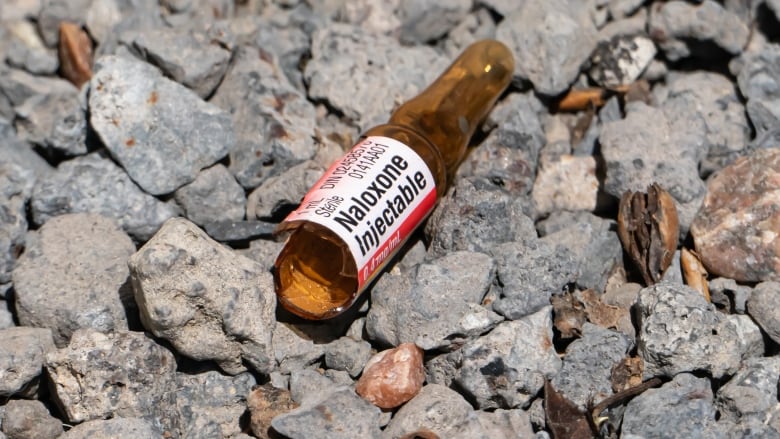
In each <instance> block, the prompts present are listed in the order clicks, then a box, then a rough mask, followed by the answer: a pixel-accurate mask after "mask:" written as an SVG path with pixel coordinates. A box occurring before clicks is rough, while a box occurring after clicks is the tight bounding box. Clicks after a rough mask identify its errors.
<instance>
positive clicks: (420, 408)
mask: <svg viewBox="0 0 780 439" xmlns="http://www.w3.org/2000/svg"><path fill="white" fill-rule="evenodd" d="M472 411H473V410H472V408H471V405H470V404H469V403H468V402H466V400H465V399H463V397H462V396H461V395H460V394H458V393H457V392H455V391H454V390H452V389H449V388H447V387H445V386H442V385H439V384H428V385H427V386H424V387H423V388H422V391H420V393H419V394H418V395H417V396H415V397H414V398H412V400H411V401H409V402H408V403H406V405H404V406H403V407H401V408H400V409H399V410H398V412H396V414H395V416H393V419H392V420H391V421H390V423H389V424H388V425H387V428H385V431H384V434H383V436H382V437H384V438H388V439H399V438H401V437H404V435H406V434H409V433H414V432H416V431H419V430H422V429H426V430H429V431H431V432H432V433H433V434H435V435H437V437H448V436H447V435H446V433H447V432H448V431H449V430H450V429H452V428H453V427H455V426H456V425H458V424H460V423H461V422H463V420H464V419H465V418H466V417H467V416H468V415H469V414H470V413H471V412H472Z"/></svg>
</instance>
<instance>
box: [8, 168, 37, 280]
mask: <svg viewBox="0 0 780 439" xmlns="http://www.w3.org/2000/svg"><path fill="white" fill-rule="evenodd" d="M33 182H34V176H33V174H32V172H30V171H27V170H25V169H24V168H22V167H21V166H18V165H16V164H14V163H12V162H4V161H3V160H2V159H0V283H7V282H10V280H11V271H12V270H13V268H14V264H15V263H16V259H17V258H18V257H19V254H20V253H21V250H22V249H23V248H24V244H25V234H26V233H27V215H26V212H25V203H26V202H27V199H28V198H29V197H30V191H31V187H32V183H33Z"/></svg>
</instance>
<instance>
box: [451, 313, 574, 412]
mask: <svg viewBox="0 0 780 439" xmlns="http://www.w3.org/2000/svg"><path fill="white" fill-rule="evenodd" d="M551 309H552V307H550V306H547V307H545V308H542V309H541V310H539V311H537V312H536V313H534V314H531V315H530V316H527V317H525V318H523V319H521V320H515V321H511V322H504V323H501V324H500V325H498V326H497V327H496V328H495V329H493V330H492V331H491V332H489V333H488V334H487V335H484V336H482V337H480V338H478V339H476V340H474V341H471V342H469V343H466V344H465V345H464V346H463V348H461V351H462V353H463V360H462V366H461V370H460V375H459V376H457V377H456V382H457V383H458V385H460V387H461V388H463V390H464V391H465V392H466V393H467V394H468V395H470V396H471V398H473V399H474V400H475V401H476V403H477V406H478V407H479V408H481V409H490V408H515V407H522V406H524V405H526V404H528V403H529V402H530V401H531V398H532V397H533V395H536V393H537V392H538V391H539V390H540V389H541V388H542V386H544V380H545V378H547V379H549V378H552V377H553V376H554V375H555V374H556V373H557V372H558V371H559V370H560V368H561V360H560V359H559V358H558V355H556V353H555V348H554V347H553V345H552V336H553V334H552V317H551Z"/></svg>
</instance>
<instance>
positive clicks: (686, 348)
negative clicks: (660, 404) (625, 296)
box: [637, 283, 764, 378]
mask: <svg viewBox="0 0 780 439" xmlns="http://www.w3.org/2000/svg"><path fill="white" fill-rule="evenodd" d="M637 308H638V313H639V315H638V323H639V328H640V329H639V335H638V340H637V342H638V347H639V350H638V351H639V356H640V357H642V359H643V360H644V361H645V377H647V378H649V377H652V376H655V375H666V376H673V375H675V374H677V373H680V372H692V371H699V370H703V371H707V372H709V373H710V374H711V375H712V376H713V377H714V378H720V377H722V376H724V375H730V374H733V373H735V372H736V371H737V369H738V368H739V365H740V363H741V362H742V361H744V360H746V359H747V358H750V357H756V356H760V355H762V354H763V352H764V342H763V339H762V337H761V331H760V330H759V329H758V327H757V326H756V325H755V323H753V322H752V320H750V318H749V317H747V316H744V315H733V314H732V315H725V314H721V313H720V312H718V311H716V310H715V307H714V306H713V305H712V304H710V303H708V302H707V301H706V300H705V299H704V296H702V295H701V294H700V293H699V292H698V291H696V290H694V289H692V288H689V287H687V286H685V285H678V284H669V283H660V284H656V285H654V286H651V287H647V288H645V289H643V290H642V291H640V292H639V301H638V302H637Z"/></svg>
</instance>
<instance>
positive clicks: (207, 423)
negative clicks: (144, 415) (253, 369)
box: [176, 371, 256, 439]
mask: <svg viewBox="0 0 780 439" xmlns="http://www.w3.org/2000/svg"><path fill="white" fill-rule="evenodd" d="M255 384H256V381H255V378H254V377H253V376H252V375H251V374H249V373H243V374H240V375H236V376H235V377H229V376H224V375H222V374H220V373H219V372H216V371H208V372H204V373H199V374H197V375H190V374H185V373H177V374H176V386H177V391H176V408H177V413H178V419H179V421H180V425H181V437H185V438H193V439H195V438H203V439H206V438H214V437H233V436H235V435H237V434H239V433H240V432H241V425H240V424H239V419H240V418H241V415H242V414H243V413H244V411H246V397H247V395H248V394H249V392H250V391H251V390H252V386H254V385H255Z"/></svg>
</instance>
